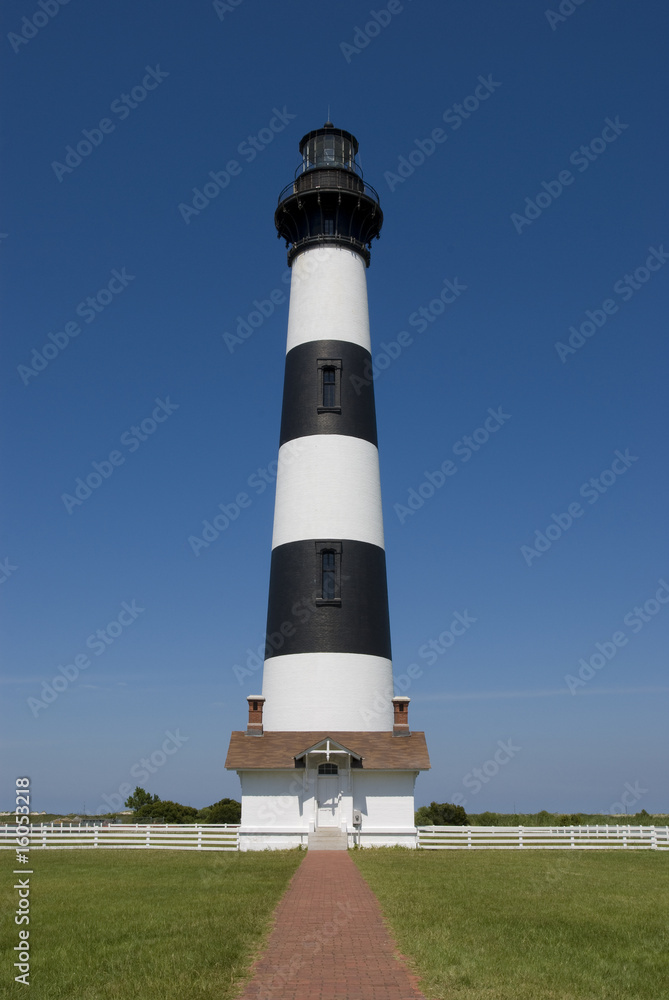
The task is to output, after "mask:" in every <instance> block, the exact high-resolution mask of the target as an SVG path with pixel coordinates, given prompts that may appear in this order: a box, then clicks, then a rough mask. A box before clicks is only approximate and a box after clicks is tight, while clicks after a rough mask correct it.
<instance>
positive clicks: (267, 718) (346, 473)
mask: <svg viewBox="0 0 669 1000" xmlns="http://www.w3.org/2000/svg"><path fill="white" fill-rule="evenodd" d="M357 152H358V142H357V139H356V138H355V136H353V135H352V134H351V133H350V132H346V131H344V130H342V129H338V128H335V127H334V125H333V124H332V122H330V121H328V122H326V123H325V125H324V126H323V127H322V128H320V129H316V130H315V131H312V132H308V133H307V134H306V135H305V136H304V137H303V138H302V140H301V142H300V154H301V157H302V160H301V163H300V164H299V166H298V168H297V170H296V172H295V178H294V180H293V181H292V182H291V183H290V184H288V185H287V186H286V187H285V188H284V189H283V191H282V192H281V194H280V196H279V203H278V207H277V209H276V213H275V217H274V221H275V225H276V229H277V233H278V236H279V237H282V238H283V239H284V240H285V242H286V246H287V247H288V263H289V265H290V267H291V272H292V273H291V288H290V306H289V316H288V335H287V343H286V357H285V375H284V392H283V405H282V412H281V426H280V434H279V456H278V471H277V480H276V500H275V510H274V527H273V535H272V556H271V565H270V581H269V599H268V611H267V633H266V645H265V660H264V665H263V681H262V693H261V694H259V695H249V697H248V711H249V715H248V723H247V729H246V731H245V732H242V731H240V732H234V733H233V734H232V737H231V741H230V748H229V751H228V758H227V760H226V767H228V768H231V769H235V770H237V772H238V774H239V776H240V780H241V783H242V824H241V830H240V844H241V847H242V849H265V848H266V847H293V846H297V845H299V844H303V845H308V846H310V847H321V846H330V847H337V846H338V847H341V848H345V847H347V846H352V845H353V844H354V843H358V844H362V845H363V846H365V845H370V846H371V845H377V844H396V843H405V844H407V845H408V846H410V845H411V844H412V843H413V842H414V833H415V831H414V820H413V808H414V805H413V787H414V782H415V779H416V776H417V774H418V773H419V771H420V770H423V769H426V768H428V767H429V758H428V755H427V748H426V744H425V736H424V734H423V733H412V732H411V730H410V727H409V723H408V705H409V699H408V698H407V697H405V696H402V695H400V696H396V697H394V696H393V669H392V660H391V643H390V618H389V611H388V592H387V582H386V559H385V545H384V535H383V516H382V508H381V487H380V475H379V452H378V441H377V428H376V412H375V404H374V385H373V379H372V374H371V372H372V356H371V340H370V329H369V313H368V305H367V280H366V270H367V268H368V267H369V263H370V245H371V242H372V241H373V240H374V239H377V238H378V237H379V234H380V231H381V227H382V224H383V213H382V211H381V207H380V204H379V198H378V195H377V193H376V191H375V190H374V189H373V188H372V187H371V186H370V185H369V184H367V183H366V182H365V181H364V179H363V176H362V171H361V169H360V167H359V165H358V163H357V160H356V156H357Z"/></svg>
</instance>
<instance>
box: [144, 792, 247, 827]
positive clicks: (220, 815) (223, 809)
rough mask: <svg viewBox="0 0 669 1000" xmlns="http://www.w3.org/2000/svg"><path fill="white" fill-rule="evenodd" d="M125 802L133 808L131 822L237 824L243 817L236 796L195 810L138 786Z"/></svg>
mask: <svg viewBox="0 0 669 1000" xmlns="http://www.w3.org/2000/svg"><path fill="white" fill-rule="evenodd" d="M125 804H126V807H127V808H128V809H132V821H133V823H151V822H153V823H239V822H240V820H241V816H242V807H241V804H240V803H239V802H237V801H236V800H235V799H220V800H219V801H218V802H214V803H213V805H210V806H205V807H204V808H203V809H195V808H194V807H193V806H182V805H181V803H180V802H172V801H171V800H170V799H159V798H158V796H157V795H151V794H150V793H149V792H147V791H145V790H144V789H143V788H139V787H137V788H135V791H134V792H133V793H132V795H130V796H129V797H128V798H127V799H126V802H125Z"/></svg>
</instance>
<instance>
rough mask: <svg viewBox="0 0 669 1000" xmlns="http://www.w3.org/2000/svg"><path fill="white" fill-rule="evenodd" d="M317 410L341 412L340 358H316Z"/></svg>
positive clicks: (320, 411)
mask: <svg viewBox="0 0 669 1000" xmlns="http://www.w3.org/2000/svg"><path fill="white" fill-rule="evenodd" d="M318 412H319V413H341V360H339V359H336V358H319V360H318Z"/></svg>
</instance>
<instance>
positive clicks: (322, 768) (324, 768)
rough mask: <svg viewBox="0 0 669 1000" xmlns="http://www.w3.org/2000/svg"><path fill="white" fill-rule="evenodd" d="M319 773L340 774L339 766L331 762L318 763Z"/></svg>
mask: <svg viewBox="0 0 669 1000" xmlns="http://www.w3.org/2000/svg"><path fill="white" fill-rule="evenodd" d="M318 773H319V774H339V768H338V767H337V765H336V764H330V763H325V764H319V765H318Z"/></svg>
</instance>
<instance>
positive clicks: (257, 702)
mask: <svg viewBox="0 0 669 1000" xmlns="http://www.w3.org/2000/svg"><path fill="white" fill-rule="evenodd" d="M246 700H247V701H248V703H249V721H248V724H247V726H246V735H247V736H262V710H263V706H264V704H265V699H264V698H263V696H262V695H261V694H250V695H249V696H248V698H247V699H246Z"/></svg>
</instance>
